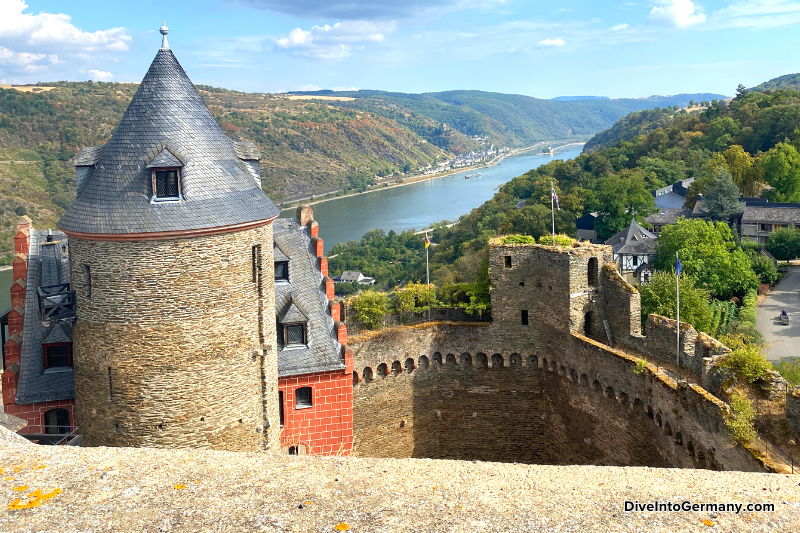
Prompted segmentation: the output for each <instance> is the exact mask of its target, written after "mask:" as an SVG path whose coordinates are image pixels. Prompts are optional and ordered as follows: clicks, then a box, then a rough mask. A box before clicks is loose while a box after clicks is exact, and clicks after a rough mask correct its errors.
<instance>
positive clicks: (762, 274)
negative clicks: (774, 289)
mask: <svg viewBox="0 0 800 533" xmlns="http://www.w3.org/2000/svg"><path fill="white" fill-rule="evenodd" d="M750 267H751V268H752V269H753V272H755V273H756V276H758V280H759V281H760V282H761V283H766V284H767V285H772V284H773V283H775V282H776V281H778V268H777V267H776V266H775V262H774V261H773V260H772V259H770V258H769V257H767V256H766V255H762V254H754V255H751V256H750Z"/></svg>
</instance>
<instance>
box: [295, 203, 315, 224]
mask: <svg viewBox="0 0 800 533" xmlns="http://www.w3.org/2000/svg"><path fill="white" fill-rule="evenodd" d="M297 218H298V219H299V220H300V225H301V226H305V225H306V224H308V223H309V222H310V221H312V220H314V211H313V210H312V209H311V206H309V205H305V204H304V205H299V206H297Z"/></svg>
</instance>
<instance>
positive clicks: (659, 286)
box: [639, 272, 714, 332]
mask: <svg viewBox="0 0 800 533" xmlns="http://www.w3.org/2000/svg"><path fill="white" fill-rule="evenodd" d="M675 283H676V282H675V274H674V273H671V272H656V273H655V274H653V277H652V279H651V280H650V282H649V283H647V284H645V285H642V286H641V287H639V292H640V293H641V299H642V300H641V301H642V304H641V309H642V322H643V323H644V322H645V321H646V320H647V316H648V315H650V314H656V315H661V316H665V317H667V318H671V319H673V320H674V319H675V305H676V302H675V300H676V294H675ZM680 283H681V322H686V323H688V324H691V325H692V327H694V329H696V330H697V331H703V332H709V331H710V330H711V326H712V321H713V319H714V311H713V310H712V309H711V306H710V305H709V303H708V301H709V294H708V291H707V290H705V289H700V288H697V287H695V284H694V280H693V279H692V278H690V277H689V276H687V275H686V274H684V273H683V272H681V280H680Z"/></svg>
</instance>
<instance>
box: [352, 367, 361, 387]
mask: <svg viewBox="0 0 800 533" xmlns="http://www.w3.org/2000/svg"><path fill="white" fill-rule="evenodd" d="M359 381H361V380H360V379H358V372H356V371H355V370H353V387H355V386H356V385H358V382H359Z"/></svg>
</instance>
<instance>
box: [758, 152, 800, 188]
mask: <svg viewBox="0 0 800 533" xmlns="http://www.w3.org/2000/svg"><path fill="white" fill-rule="evenodd" d="M759 166H760V168H761V170H762V172H763V174H764V180H765V181H766V182H767V183H769V184H770V185H771V186H772V187H773V188H772V190H768V191H766V192H765V193H764V195H765V196H766V197H767V198H769V199H770V200H772V201H773V202H800V153H798V152H797V149H796V148H795V147H794V146H792V145H791V144H789V143H778V144H777V145H776V146H775V147H774V148H772V149H771V150H769V151H768V152H767V153H765V154H763V155H762V156H761V157H760V158H759Z"/></svg>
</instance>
